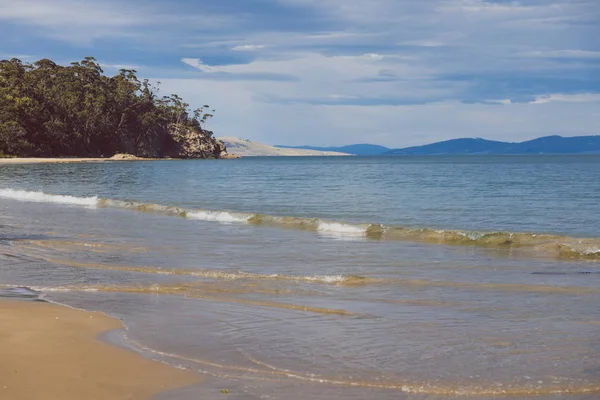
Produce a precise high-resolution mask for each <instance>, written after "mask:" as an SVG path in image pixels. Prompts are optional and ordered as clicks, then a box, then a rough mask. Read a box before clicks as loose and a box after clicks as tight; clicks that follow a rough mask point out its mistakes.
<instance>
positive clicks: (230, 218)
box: [186, 211, 251, 223]
mask: <svg viewBox="0 0 600 400" xmlns="http://www.w3.org/2000/svg"><path fill="white" fill-rule="evenodd" d="M186 217H187V218H189V219H197V220H201V221H216V222H228V223H233V222H243V223H245V222H248V220H249V219H250V217H251V216H250V215H248V214H236V213H230V212H227V211H191V212H188V213H187V214H186Z"/></svg>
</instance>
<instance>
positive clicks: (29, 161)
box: [0, 157, 170, 165]
mask: <svg viewBox="0 0 600 400" xmlns="http://www.w3.org/2000/svg"><path fill="white" fill-rule="evenodd" d="M155 160H170V159H167V158H164V159H162V158H137V157H136V158H83V157H73V158H35V157H14V158H0V165H1V164H49V163H59V164H60V163H85V162H106V161H155Z"/></svg>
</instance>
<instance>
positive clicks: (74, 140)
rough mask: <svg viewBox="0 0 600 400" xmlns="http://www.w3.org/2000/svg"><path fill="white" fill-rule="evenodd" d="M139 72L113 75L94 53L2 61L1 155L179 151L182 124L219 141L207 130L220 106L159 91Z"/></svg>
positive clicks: (152, 154) (164, 153)
mask: <svg viewBox="0 0 600 400" xmlns="http://www.w3.org/2000/svg"><path fill="white" fill-rule="evenodd" d="M136 73H137V72H136V71H135V70H132V69H121V70H120V72H119V73H118V74H117V75H115V76H112V77H110V76H106V75H104V71H103V70H102V68H101V66H100V64H99V63H98V62H97V61H96V60H95V59H94V58H93V57H86V58H85V59H83V60H82V61H80V62H73V63H71V64H70V65H69V66H62V65H58V64H56V63H55V62H53V61H51V60H49V59H42V60H39V61H36V62H34V63H24V62H22V61H21V60H19V59H17V58H13V59H11V60H2V61H0V155H4V156H7V155H15V156H28V157H68V156H76V157H110V156H112V155H114V154H116V153H129V154H134V155H137V156H140V157H164V156H170V155H171V154H172V153H173V152H174V151H175V152H176V148H177V146H178V145H179V144H178V143H177V142H176V141H175V140H174V138H173V132H174V131H179V132H181V130H185V131H186V132H189V131H192V132H194V134H195V135H196V136H197V137H201V138H202V139H203V140H204V139H205V140H209V141H214V139H212V132H210V131H208V130H206V129H205V125H206V121H207V120H208V119H209V118H211V117H212V116H213V114H212V112H214V110H213V111H212V112H211V111H210V107H209V106H208V105H205V106H204V107H202V108H199V109H196V110H190V108H189V104H187V103H185V102H184V101H183V99H182V98H180V97H179V96H177V95H175V94H173V95H170V96H159V90H158V87H157V86H155V85H153V84H151V83H150V82H149V80H148V79H144V80H140V79H138V77H137V76H136ZM159 84H160V83H158V85H159Z"/></svg>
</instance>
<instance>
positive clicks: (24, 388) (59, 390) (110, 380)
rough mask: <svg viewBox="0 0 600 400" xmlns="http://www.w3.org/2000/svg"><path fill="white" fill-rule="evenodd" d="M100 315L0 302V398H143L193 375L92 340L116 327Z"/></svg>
mask: <svg viewBox="0 0 600 400" xmlns="http://www.w3.org/2000/svg"><path fill="white" fill-rule="evenodd" d="M121 327H122V326H121V324H120V322H119V321H118V320H115V319H113V318H110V317H107V316H105V315H103V314H99V313H93V312H87V311H80V310H74V309H71V308H68V307H62V306H58V305H54V304H49V303H42V302H19V301H10V300H2V301H0V398H1V399H11V400H44V399H48V400H50V399H61V400H81V399H86V400H96V399H97V400H106V399H115V400H118V399H128V400H129V399H148V398H150V396H151V395H153V394H155V393H158V392H162V391H164V390H167V389H171V388H176V387H182V386H186V385H190V384H193V383H196V382H198V381H199V380H200V378H199V376H198V375H197V374H195V373H192V372H190V371H184V370H179V369H176V368H172V367H169V366H167V365H165V364H161V363H159V362H155V361H152V360H147V359H145V358H143V357H141V356H139V355H137V354H135V353H133V352H130V351H127V350H124V349H120V348H118V347H114V346H111V345H109V344H106V343H103V342H101V341H99V340H98V339H96V337H97V336H98V334H100V333H101V332H105V331H108V330H112V329H119V328H121Z"/></svg>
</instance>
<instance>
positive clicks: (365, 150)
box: [275, 143, 391, 156]
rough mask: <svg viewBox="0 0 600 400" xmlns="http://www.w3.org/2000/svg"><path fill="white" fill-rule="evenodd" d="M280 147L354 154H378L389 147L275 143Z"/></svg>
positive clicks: (364, 144)
mask: <svg viewBox="0 0 600 400" xmlns="http://www.w3.org/2000/svg"><path fill="white" fill-rule="evenodd" d="M275 147H279V148H282V149H305V150H316V151H335V152H339V153H347V154H352V155H355V156H378V155H381V154H384V153H387V152H389V151H390V150H391V149H389V148H387V147H385V146H379V145H376V144H367V143H362V144H351V145H348V146H338V147H317V146H283V145H275Z"/></svg>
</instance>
